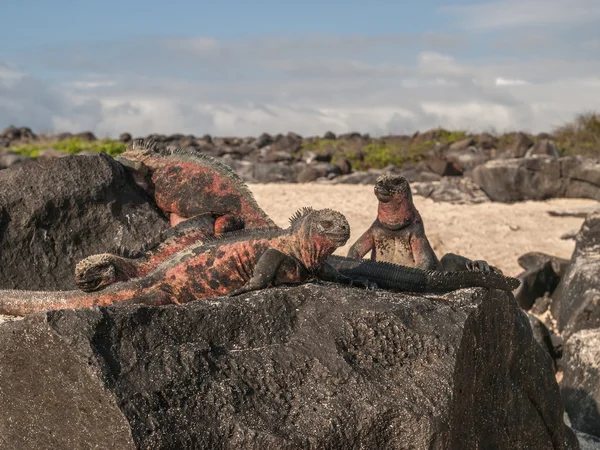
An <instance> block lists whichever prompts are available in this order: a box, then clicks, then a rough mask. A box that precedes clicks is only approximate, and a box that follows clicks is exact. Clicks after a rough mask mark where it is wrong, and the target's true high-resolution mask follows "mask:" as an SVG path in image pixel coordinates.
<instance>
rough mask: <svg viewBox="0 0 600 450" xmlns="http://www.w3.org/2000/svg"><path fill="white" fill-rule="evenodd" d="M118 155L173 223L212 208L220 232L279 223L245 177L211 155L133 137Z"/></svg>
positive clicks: (136, 180)
mask: <svg viewBox="0 0 600 450" xmlns="http://www.w3.org/2000/svg"><path fill="white" fill-rule="evenodd" d="M115 159H116V160H117V161H118V162H120V163H121V164H122V165H123V166H124V167H125V168H126V169H128V171H129V172H130V173H131V174H132V177H133V180H134V181H135V182H136V183H137V184H138V185H139V186H140V187H141V188H142V189H143V190H144V191H145V192H146V193H148V194H149V195H150V196H151V197H152V198H154V201H155V202H156V204H157V206H158V207H159V208H160V209H161V210H162V211H163V212H165V213H167V214H169V219H170V222H171V225H177V224H178V223H179V222H181V221H183V220H186V219H189V218H191V217H193V216H196V215H198V214H204V213H207V212H211V213H214V214H216V215H218V216H219V217H218V219H217V220H216V221H215V224H214V231H215V234H217V235H218V234H220V233H223V232H226V231H234V230H236V229H240V228H241V227H243V228H257V227H272V226H275V223H274V222H273V221H272V220H271V218H270V217H269V216H268V215H267V214H266V213H265V212H264V211H263V210H262V209H261V208H260V206H258V203H256V200H255V199H254V196H253V195H252V192H250V190H249V189H248V186H246V184H245V183H244V182H243V180H242V179H241V178H240V177H239V176H238V175H237V174H236V173H235V172H234V171H233V170H232V169H231V168H230V167H229V166H227V165H226V164H223V163H221V162H219V161H218V160H216V159H214V158H212V157H210V156H208V155H205V154H203V153H200V152H198V151H196V150H193V149H186V148H173V147H167V148H166V149H160V148H159V147H158V146H157V143H156V141H154V140H151V139H135V140H133V141H131V143H130V144H129V146H128V147H127V150H126V151H125V152H124V153H122V154H121V155H119V156H117V157H116V158H115ZM239 224H242V226H241V227H240V226H239ZM236 225H237V226H238V228H235V226H236ZM232 226H233V227H232Z"/></svg>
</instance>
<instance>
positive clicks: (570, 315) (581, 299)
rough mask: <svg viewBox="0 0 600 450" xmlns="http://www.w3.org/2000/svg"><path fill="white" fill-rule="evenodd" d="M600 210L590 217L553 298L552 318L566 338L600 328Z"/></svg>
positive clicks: (577, 239) (579, 236) (584, 225)
mask: <svg viewBox="0 0 600 450" xmlns="http://www.w3.org/2000/svg"><path fill="white" fill-rule="evenodd" d="M598 274H600V211H598V212H595V213H593V214H590V215H589V216H588V217H587V218H586V219H585V221H584V222H583V225H582V226H581V229H580V230H579V233H578V234H577V238H576V243H575V250H574V251H573V255H572V257H571V261H570V263H569V265H568V266H567V268H566V269H565V272H564V274H563V276H562V277H561V280H560V282H559V284H558V286H557V287H556V290H555V292H554V294H553V295H552V299H553V300H552V307H551V310H552V315H553V317H554V318H555V319H556V321H557V325H558V328H559V330H560V331H561V332H562V333H563V336H564V337H565V338H568V336H569V335H570V334H572V333H574V332H576V331H578V330H581V329H585V328H596V327H600V308H599V307H598V304H599V303H600V277H599V276H598Z"/></svg>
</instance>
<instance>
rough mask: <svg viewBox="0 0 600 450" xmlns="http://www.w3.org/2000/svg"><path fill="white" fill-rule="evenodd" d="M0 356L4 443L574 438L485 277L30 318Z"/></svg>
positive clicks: (8, 326) (427, 444)
mask: <svg viewBox="0 0 600 450" xmlns="http://www.w3.org/2000/svg"><path fill="white" fill-rule="evenodd" d="M0 361H2V363H1V364H0V406H1V408H2V414H1V415H0V429H2V439H4V440H5V442H11V443H12V444H13V445H14V448H19V449H21V450H27V449H38V448H41V447H40V446H41V445H49V446H50V447H51V448H114V449H116V448H118V449H128V448H139V449H179V448H181V449H183V448H197V449H203V448H206V449H213V448H231V449H233V448H236V449H237V448H256V449H258V448H260V449H296V448H305V449H310V448H315V449H317V448H318V449H321V448H336V449H337V448H369V449H370V448H373V449H375V448H376V449H397V448H428V449H467V448H480V449H492V448H497V449H527V450H535V449H548V448H554V449H578V448H579V447H578V444H577V440H576V438H575V435H574V433H573V432H572V431H571V430H570V429H569V428H567V427H566V425H565V424H564V422H563V407H562V403H561V399H560V394H559V390H558V385H557V384H556V381H555V379H554V375H553V370H552V361H551V358H550V357H549V356H548V354H547V353H546V352H545V351H544V350H543V349H542V348H541V347H540V346H539V345H538V344H537V343H536V342H535V341H534V339H533V336H532V332H531V327H530V325H529V323H528V319H527V317H526V315H525V313H523V312H522V311H521V310H520V309H519V306H518V305H517V303H516V301H515V300H514V298H513V297H512V296H511V295H510V294H507V293H504V292H501V291H495V290H492V291H488V290H484V289H468V290H461V291H456V292H454V293H450V294H446V295H445V296H427V297H424V296H410V295H403V294H394V293H390V292H384V291H376V292H372V291H365V290H362V289H359V288H348V287H340V286H335V285H331V284H325V285H310V284H309V285H303V286H299V287H282V288H272V289H267V290H263V291H259V292H255V293H249V294H244V295H242V296H240V297H235V298H227V299H225V298H215V299H210V300H203V301H199V302H193V303H191V304H187V305H184V306H167V307H136V306H122V307H109V308H89V309H80V310H64V311H54V312H48V313H40V314H37V315H32V316H29V317H27V318H26V319H25V320H23V321H19V322H12V323H5V324H3V325H0ZM36 406H38V407H37V408H36ZM50 407H51V408H53V410H54V411H55V412H56V413H55V414H49V413H48V411H49V410H48V408H50ZM94 419H95V420H94ZM125 421H126V422H127V423H128V426H129V428H130V430H131V437H132V440H133V441H134V443H135V446H134V445H132V444H131V443H130V442H129V441H128V439H129V435H128V433H127V430H126V429H125V428H126V427H125V425H124V424H125Z"/></svg>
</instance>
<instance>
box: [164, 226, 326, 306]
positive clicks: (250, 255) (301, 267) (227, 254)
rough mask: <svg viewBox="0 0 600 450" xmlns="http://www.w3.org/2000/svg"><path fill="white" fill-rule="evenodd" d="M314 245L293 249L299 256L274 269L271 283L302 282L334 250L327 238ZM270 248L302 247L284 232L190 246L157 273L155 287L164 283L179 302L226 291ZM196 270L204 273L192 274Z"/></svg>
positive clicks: (235, 286)
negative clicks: (232, 241)
mask: <svg viewBox="0 0 600 450" xmlns="http://www.w3.org/2000/svg"><path fill="white" fill-rule="evenodd" d="M315 244H316V245H315V250H314V251H308V252H302V251H293V253H296V254H297V255H299V256H300V255H301V258H302V259H301V260H300V259H298V260H297V261H296V262H295V263H293V262H291V261H286V262H285V263H284V267H283V268H282V269H280V270H279V271H278V273H277V277H276V279H275V280H274V284H287V283H301V282H303V281H305V280H306V279H307V278H308V277H309V276H310V271H311V270H313V269H316V268H317V267H318V266H319V265H321V264H322V262H323V261H324V259H326V257H327V256H328V255H330V254H331V253H333V251H334V250H335V246H334V245H333V243H331V242H330V241H329V242H326V241H321V242H317V243H315ZM270 248H273V249H276V250H279V251H281V252H282V253H286V254H288V253H289V249H301V248H302V246H301V245H300V243H299V242H298V239H297V238H296V237H294V236H285V235H284V236H280V237H277V238H272V239H269V238H262V239H256V240H252V241H244V242H235V243H231V244H225V245H218V246H212V247H210V248H208V249H202V248H198V249H192V250H191V251H190V254H187V252H185V251H184V252H182V253H181V255H178V259H179V261H178V262H177V263H176V264H169V267H168V268H167V269H166V270H164V275H163V274H162V273H161V274H160V279H161V280H162V281H161V283H160V285H159V286H164V285H168V286H169V289H170V290H171V291H172V292H175V293H176V297H177V299H178V301H179V302H183V303H185V302H188V301H191V300H194V299H196V298H203V297H215V296H219V295H225V294H228V293H229V292H232V291H234V290H236V289H239V288H241V287H242V286H244V285H245V284H246V283H247V282H248V281H249V280H250V278H251V277H252V274H253V271H254V267H255V266H256V264H257V262H258V260H259V258H260V257H261V256H262V254H263V253H264V252H266V251H267V250H268V249H270ZM159 270H160V268H159ZM161 272H162V271H161ZM199 273H202V274H206V275H205V276H200V277H199V276H195V274H199ZM159 289H160V287H159Z"/></svg>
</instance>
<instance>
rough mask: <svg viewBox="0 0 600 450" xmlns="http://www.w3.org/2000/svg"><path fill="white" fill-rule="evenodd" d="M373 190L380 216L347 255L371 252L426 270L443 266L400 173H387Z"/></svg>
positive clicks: (379, 257) (375, 256)
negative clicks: (388, 174) (394, 175)
mask: <svg viewBox="0 0 600 450" xmlns="http://www.w3.org/2000/svg"><path fill="white" fill-rule="evenodd" d="M391 183H394V184H393V185H391ZM374 190H375V195H376V196H377V198H378V200H379V203H378V205H377V219H375V221H374V222H373V224H372V225H371V227H370V228H369V229H368V230H367V231H366V232H365V233H364V234H363V235H362V236H361V237H360V238H358V240H357V241H356V242H355V243H354V244H353V245H352V247H350V250H349V252H348V257H350V258H356V259H360V258H362V257H363V256H365V255H366V254H367V253H369V252H371V255H370V259H371V260H372V261H387V262H391V263H395V264H400V265H403V266H409V267H417V268H419V269H423V270H434V269H440V268H441V265H440V262H439V260H438V258H437V256H436V255H435V252H434V251H433V249H432V248H431V245H430V243H429V240H428V239H427V236H426V235H425V227H424V225H423V219H422V218H421V215H420V214H419V211H418V210H417V208H416V207H415V205H414V203H413V199H412V194H411V191H410V186H409V184H408V182H407V181H406V180H405V179H404V178H402V177H399V176H397V177H393V176H384V177H381V179H380V180H378V183H377V184H376V185H375V188H374Z"/></svg>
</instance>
